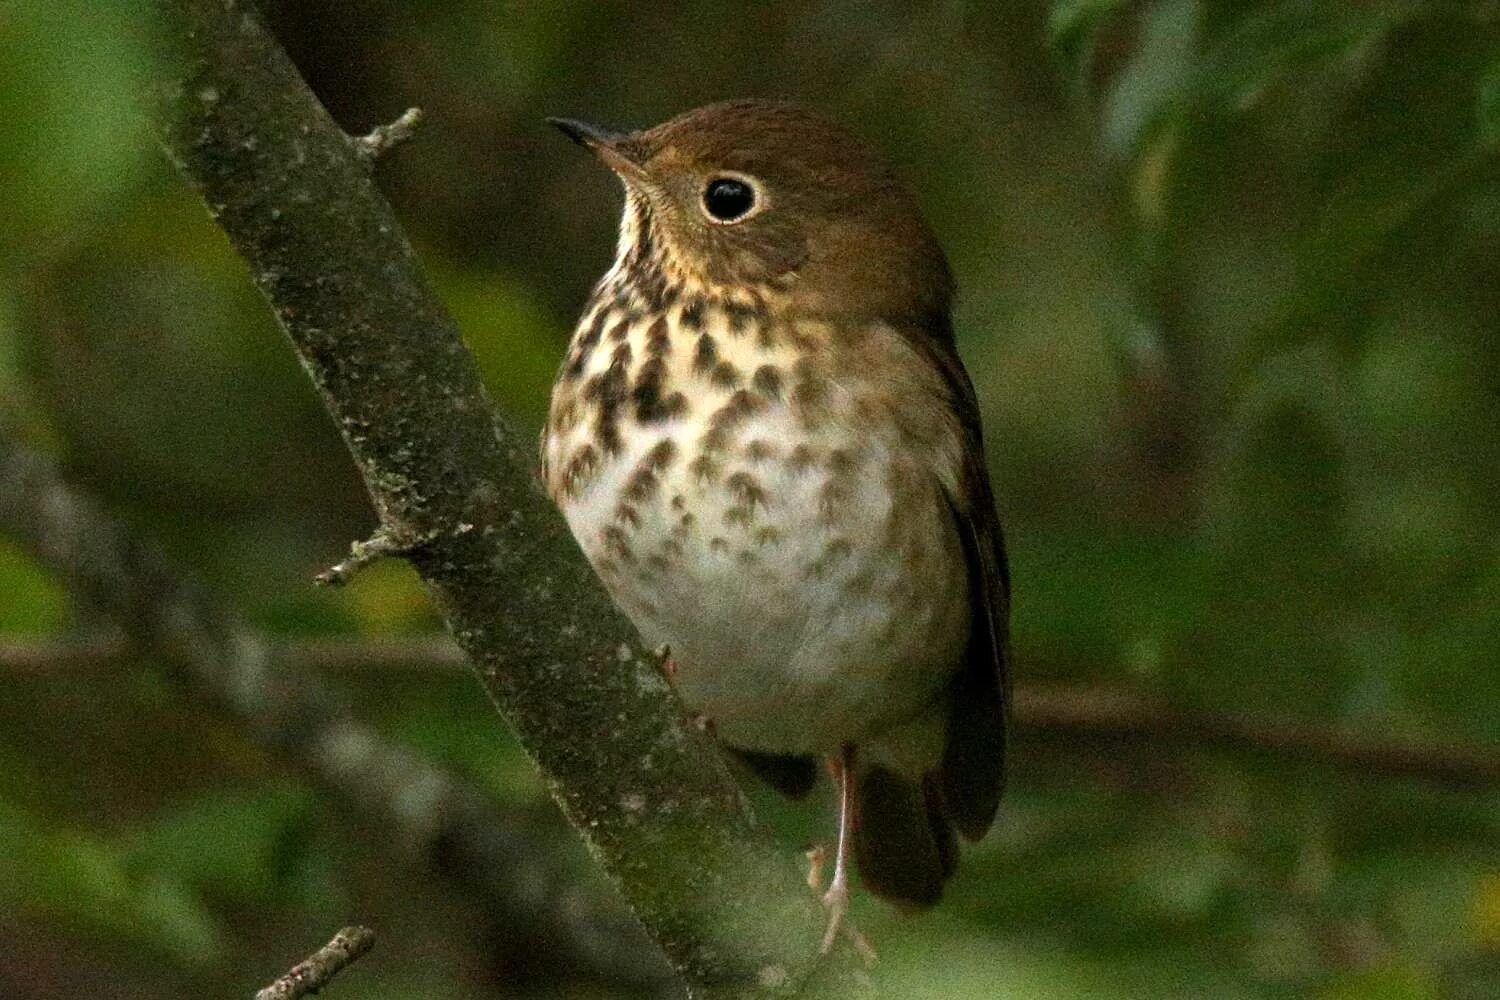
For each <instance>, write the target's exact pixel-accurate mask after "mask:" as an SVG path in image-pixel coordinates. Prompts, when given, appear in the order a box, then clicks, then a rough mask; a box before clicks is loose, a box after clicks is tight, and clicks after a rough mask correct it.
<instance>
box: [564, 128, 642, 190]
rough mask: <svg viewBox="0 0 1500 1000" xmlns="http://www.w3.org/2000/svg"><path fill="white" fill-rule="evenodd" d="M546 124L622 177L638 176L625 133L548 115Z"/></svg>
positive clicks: (632, 145)
mask: <svg viewBox="0 0 1500 1000" xmlns="http://www.w3.org/2000/svg"><path fill="white" fill-rule="evenodd" d="M547 124H548V125H551V126H553V127H555V128H556V129H557V130H558V131H559V132H561V133H562V134H563V135H565V136H567V137H568V138H569V139H572V140H573V141H574V142H576V143H578V145H580V146H582V147H584V148H585V149H588V150H591V151H592V152H593V153H594V155H595V156H597V157H599V159H601V160H603V161H604V164H605V166H607V167H609V168H610V169H611V170H613V171H614V172H615V173H617V174H620V175H622V176H625V177H635V178H639V177H641V176H642V170H641V164H640V160H639V158H638V156H637V151H636V148H635V146H636V144H635V143H634V142H633V141H632V139H633V137H632V135H631V134H630V133H629V132H616V131H615V130H614V129H612V128H605V127H604V126H602V125H591V124H589V123H588V122H581V121H579V120H578V119H576V118H548V119H547Z"/></svg>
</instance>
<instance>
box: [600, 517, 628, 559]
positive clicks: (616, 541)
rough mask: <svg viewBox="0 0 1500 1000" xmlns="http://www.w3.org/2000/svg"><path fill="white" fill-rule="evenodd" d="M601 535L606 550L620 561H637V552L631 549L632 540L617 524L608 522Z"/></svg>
mask: <svg viewBox="0 0 1500 1000" xmlns="http://www.w3.org/2000/svg"><path fill="white" fill-rule="evenodd" d="M599 537H600V539H602V540H603V542H604V550H605V551H606V552H608V553H609V554H610V555H612V556H614V557H615V558H616V559H618V560H619V561H620V562H624V563H633V562H635V553H634V552H632V551H630V541H629V539H628V538H626V537H625V532H624V531H622V530H621V529H620V528H619V527H618V526H617V525H613V524H606V525H605V526H604V528H603V530H601V531H600V532H599Z"/></svg>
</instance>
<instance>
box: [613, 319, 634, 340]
mask: <svg viewBox="0 0 1500 1000" xmlns="http://www.w3.org/2000/svg"><path fill="white" fill-rule="evenodd" d="M629 333H630V320H628V319H622V320H620V322H618V323H616V324H615V325H614V326H612V327H610V328H609V339H610V340H616V341H618V340H624V339H625V338H626V336H628V335H629Z"/></svg>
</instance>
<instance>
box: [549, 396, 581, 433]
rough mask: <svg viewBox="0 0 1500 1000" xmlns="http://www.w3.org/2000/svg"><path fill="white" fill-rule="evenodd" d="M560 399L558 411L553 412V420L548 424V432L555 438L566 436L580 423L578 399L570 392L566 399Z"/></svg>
mask: <svg viewBox="0 0 1500 1000" xmlns="http://www.w3.org/2000/svg"><path fill="white" fill-rule="evenodd" d="M559 398H560V402H559V404H558V406H557V409H555V410H553V411H552V419H551V420H550V421H549V422H548V430H549V432H550V433H551V434H552V435H553V436H555V437H556V436H561V435H563V434H566V433H567V432H568V431H570V430H572V429H573V425H574V424H576V423H578V399H577V397H575V396H574V395H573V394H572V392H571V391H569V392H568V395H567V397H566V398H565V399H562V398H561V397H559Z"/></svg>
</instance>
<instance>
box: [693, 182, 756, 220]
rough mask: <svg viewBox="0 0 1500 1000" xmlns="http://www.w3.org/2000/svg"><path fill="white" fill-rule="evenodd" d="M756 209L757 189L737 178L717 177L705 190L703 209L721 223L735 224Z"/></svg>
mask: <svg viewBox="0 0 1500 1000" xmlns="http://www.w3.org/2000/svg"><path fill="white" fill-rule="evenodd" d="M754 207H755V188H753V187H751V186H750V185H749V184H748V183H746V182H745V181H742V180H739V179H738V178H735V177H715V178H714V179H713V180H711V181H709V182H708V187H706V188H704V189H703V208H704V210H705V211H707V212H708V214H709V215H711V216H713V217H714V218H715V219H718V220H719V221H720V222H735V221H737V220H739V219H742V218H744V217H745V215H746V214H747V213H749V211H750V210H751V209H752V208H754Z"/></svg>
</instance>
